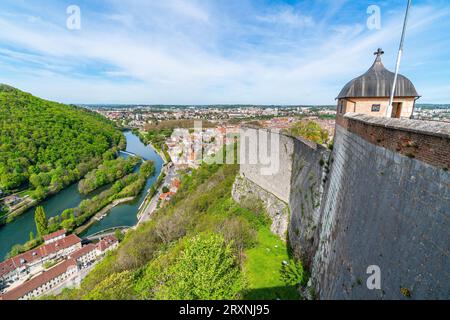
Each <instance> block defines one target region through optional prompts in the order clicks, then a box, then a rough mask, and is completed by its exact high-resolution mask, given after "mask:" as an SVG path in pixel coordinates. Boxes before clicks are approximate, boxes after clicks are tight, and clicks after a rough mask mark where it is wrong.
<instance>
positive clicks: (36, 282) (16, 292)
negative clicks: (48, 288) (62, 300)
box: [0, 259, 77, 300]
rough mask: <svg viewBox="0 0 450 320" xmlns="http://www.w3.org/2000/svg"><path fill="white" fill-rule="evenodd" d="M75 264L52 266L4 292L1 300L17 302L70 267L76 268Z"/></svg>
mask: <svg viewBox="0 0 450 320" xmlns="http://www.w3.org/2000/svg"><path fill="white" fill-rule="evenodd" d="M76 265H77V263H76V262H75V260H73V259H69V260H65V261H64V262H61V263H60V264H58V265H56V266H54V267H53V268H51V269H49V270H47V271H44V272H43V273H41V274H40V275H38V276H37V277H34V278H32V279H31V280H28V281H26V282H25V283H23V284H21V285H20V286H18V287H16V288H14V289H12V290H11V291H8V292H6V293H5V294H3V295H0V299H1V300H17V299H19V298H21V297H23V296H24V295H26V294H27V293H29V292H31V291H33V290H34V289H37V288H39V287H40V286H42V285H44V284H46V283H47V282H49V281H51V280H52V279H54V278H56V277H58V276H60V275H62V274H63V273H65V272H66V271H67V269H69V267H71V266H76Z"/></svg>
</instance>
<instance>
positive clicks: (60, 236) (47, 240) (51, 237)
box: [43, 229, 66, 244]
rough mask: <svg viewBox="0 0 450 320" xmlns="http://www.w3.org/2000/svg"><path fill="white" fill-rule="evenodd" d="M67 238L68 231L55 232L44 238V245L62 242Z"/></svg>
mask: <svg viewBox="0 0 450 320" xmlns="http://www.w3.org/2000/svg"><path fill="white" fill-rule="evenodd" d="M65 237H66V230H64V229H61V230H58V231H55V232H53V233H50V234H48V235H45V236H44V237H43V238H44V243H45V244H49V243H53V242H56V241H58V240H61V239H63V238H65Z"/></svg>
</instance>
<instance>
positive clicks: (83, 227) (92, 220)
mask: <svg viewBox="0 0 450 320" xmlns="http://www.w3.org/2000/svg"><path fill="white" fill-rule="evenodd" d="M134 199H136V197H127V198H123V199H118V200H114V201H113V202H112V203H110V204H109V205H107V206H106V207H104V208H103V209H101V210H100V211H99V212H97V213H96V214H95V215H94V216H93V217H91V218H90V219H89V221H88V222H86V223H85V224H83V225H81V226H79V227H78V228H77V229H75V230H74V232H73V233H75V234H77V235H79V234H81V233H83V232H84V231H86V230H87V229H88V228H89V227H90V226H92V225H93V224H94V223H96V222H97V221H99V220H98V219H99V218H100V217H101V216H102V215H104V214H106V213H108V212H109V211H110V210H111V209H112V208H114V207H116V206H118V205H119V204H123V203H128V202H131V201H133V200H134Z"/></svg>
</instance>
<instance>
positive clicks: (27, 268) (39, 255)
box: [0, 233, 81, 287]
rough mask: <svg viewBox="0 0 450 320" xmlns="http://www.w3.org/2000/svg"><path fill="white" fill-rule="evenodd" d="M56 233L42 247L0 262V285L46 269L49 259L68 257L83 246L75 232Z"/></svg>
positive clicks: (5, 284)
mask: <svg viewBox="0 0 450 320" xmlns="http://www.w3.org/2000/svg"><path fill="white" fill-rule="evenodd" d="M60 237H61V235H60V234H59V233H55V238H59V239H58V240H55V241H53V242H52V240H53V238H47V240H46V241H50V243H46V244H44V245H42V246H40V247H37V248H35V249H32V250H29V251H27V252H24V253H22V254H19V255H17V256H15V257H13V258H10V259H7V260H5V261H3V262H1V263H0V286H1V287H3V286H7V285H8V284H11V283H14V282H16V281H21V280H24V279H26V278H28V277H30V276H32V275H33V274H36V273H38V272H40V271H42V270H43V269H44V267H43V265H44V263H45V262H47V261H55V260H58V259H62V258H66V257H67V256H69V255H70V254H71V253H73V252H75V251H76V250H78V249H80V248H81V239H80V238H79V237H77V236H76V235H74V234H71V235H69V236H67V237H66V236H65V235H64V237H62V238H60Z"/></svg>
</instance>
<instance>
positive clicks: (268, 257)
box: [244, 226, 299, 300]
mask: <svg viewBox="0 0 450 320" xmlns="http://www.w3.org/2000/svg"><path fill="white" fill-rule="evenodd" d="M245 254H246V256H247V259H246V261H245V265H244V271H245V273H246V275H247V280H248V282H249V292H248V293H247V294H246V295H245V297H244V298H245V299H250V300H253V299H255V300H275V299H281V300H291V299H298V298H299V296H298V292H297V290H296V289H295V288H294V287H287V286H286V285H285V284H284V283H283V281H282V280H281V278H280V267H281V264H282V262H283V261H288V259H289V258H288V253H287V248H286V244H285V243H284V242H283V241H281V239H280V238H279V237H277V236H276V235H274V234H273V233H272V232H271V231H270V229H269V228H268V227H267V226H264V227H261V228H260V229H259V231H258V242H257V244H256V246H255V247H254V248H251V249H248V250H246V252H245Z"/></svg>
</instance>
